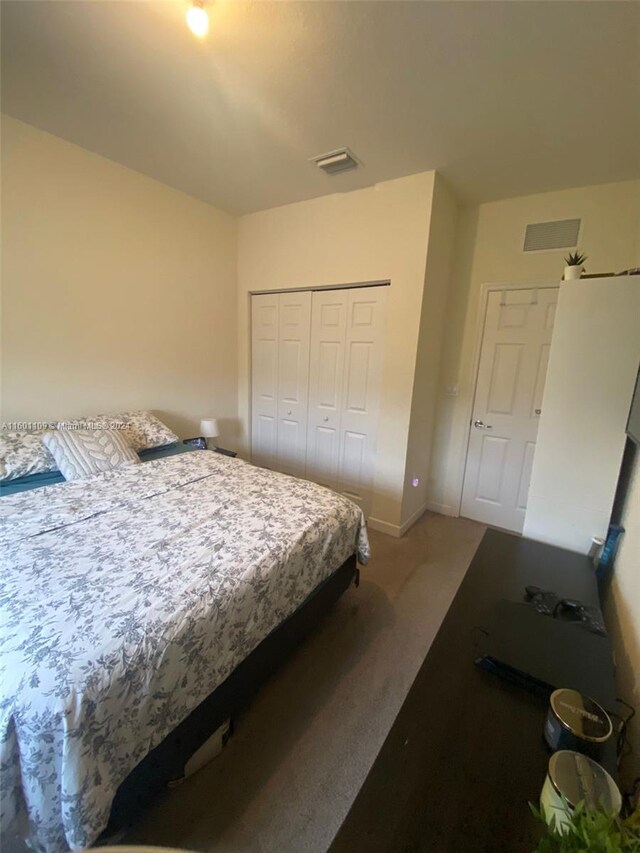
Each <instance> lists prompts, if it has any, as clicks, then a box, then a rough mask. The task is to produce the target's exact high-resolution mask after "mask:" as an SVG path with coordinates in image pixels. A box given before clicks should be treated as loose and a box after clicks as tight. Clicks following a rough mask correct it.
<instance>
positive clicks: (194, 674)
mask: <svg viewBox="0 0 640 853" xmlns="http://www.w3.org/2000/svg"><path fill="white" fill-rule="evenodd" d="M0 523H1V524H0V549H1V550H0V553H1V554H2V557H1V558H0V569H1V577H2V583H1V587H0V606H1V608H2V624H1V626H0V683H1V685H2V686H1V688H0V689H1V693H0V760H1V768H2V769H1V771H0V772H1V773H2V779H1V782H2V815H1V817H0V819H1V820H2V821H3V823H4V826H5V827H7V826H12V827H14V828H15V827H18V826H20V827H24V826H26V825H27V823H28V824H29V835H30V838H29V841H30V844H31V845H32V846H33V847H35V848H36V849H40V850H44V851H59V850H66V849H68V848H71V849H76V848H79V847H84V846H89V845H90V844H91V843H92V842H93V841H94V840H95V839H96V838H97V837H98V835H99V834H100V832H101V831H102V829H103V828H104V827H105V826H106V823H107V820H108V817H109V811H110V807H111V802H112V799H113V796H114V794H115V792H116V790H117V788H118V786H119V785H120V783H121V782H122V781H123V780H124V779H125V778H126V776H127V775H128V774H129V772H130V771H131V770H132V769H133V767H134V766H135V765H136V764H138V762H139V761H140V760H141V759H142V758H143V757H144V756H145V755H146V754H147V753H148V752H149V751H150V750H151V749H153V747H155V746H156V745H157V744H158V743H159V742H160V741H161V740H162V739H163V738H164V737H165V736H166V735H167V734H168V733H169V732H170V731H171V730H172V729H173V728H175V726H176V725H178V724H179V723H180V722H181V721H182V720H184V719H185V718H186V717H187V716H188V714H189V713H190V712H191V711H192V710H193V709H194V708H195V707H196V706H197V705H198V704H199V703H200V702H201V701H202V700H203V699H204V698H205V697H206V696H207V695H208V694H209V693H211V692H212V691H213V690H214V689H215V688H216V687H217V686H218V685H219V684H221V683H222V681H224V679H225V678H226V677H227V676H228V675H229V673H230V672H232V671H233V669H234V668H235V667H236V666H237V665H238V664H239V663H240V662H241V661H242V660H243V659H244V658H245V657H246V656H247V655H248V654H249V653H250V652H251V651H252V650H253V649H254V648H255V647H256V646H257V645H258V644H259V643H260V642H261V641H262V640H263V639H264V638H265V637H266V636H267V635H268V634H269V633H270V632H271V631H272V630H273V629H274V628H275V627H276V626H277V625H278V624H280V623H281V622H282V621H284V620H285V619H286V618H287V617H288V616H290V615H291V614H292V613H293V612H294V611H295V610H296V608H297V607H298V606H299V605H300V604H301V603H302V602H303V601H304V600H305V599H306V598H307V596H308V595H309V594H310V593H311V592H312V591H313V590H314V589H315V588H316V587H317V586H318V585H319V584H320V583H321V582H322V581H324V580H325V579H326V578H327V577H329V576H330V575H331V574H332V572H334V571H335V570H336V569H337V568H338V567H339V566H341V565H342V563H343V562H344V561H345V560H346V559H347V558H348V557H349V556H350V555H351V554H353V553H354V551H355V552H356V553H357V554H358V557H359V559H360V561H361V562H363V563H364V562H366V561H367V559H368V555H369V546H368V541H367V534H366V529H365V525H364V520H363V517H362V513H361V511H360V509H359V508H358V507H357V506H356V505H355V504H353V503H351V502H350V501H349V500H347V499H346V498H343V497H342V496H339V495H336V494H335V493H333V492H331V491H329V490H328V489H325V488H323V487H321V486H318V485H315V484H313V483H309V482H306V481H303V480H297V479H295V478H292V477H288V476H285V475H283V474H277V473H274V472H271V471H267V470H264V469H261V468H256V467H254V466H252V465H249V464H247V463H245V462H243V461H241V460H239V459H231V458H228V457H225V456H221V455H219V454H216V453H213V452H207V451H200V452H197V453H186V454H181V455H176V456H172V457H170V458H166V459H159V460H155V461H152V462H149V463H147V464H145V465H139V466H138V465H136V466H128V467H126V468H122V469H120V470H117V471H111V472H107V473H104V474H98V475H95V476H93V477H90V478H87V479H86V480H76V481H73V482H69V483H64V484H59V485H56V486H54V487H45V488H41V489H36V490H34V491H31V492H27V493H22V494H17V495H13V496H10V497H7V498H5V499H4V500H3V501H2V502H1V503H0Z"/></svg>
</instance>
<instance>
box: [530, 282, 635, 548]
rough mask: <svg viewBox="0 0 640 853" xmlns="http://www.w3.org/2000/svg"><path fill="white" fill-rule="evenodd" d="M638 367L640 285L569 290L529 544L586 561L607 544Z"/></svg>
mask: <svg viewBox="0 0 640 853" xmlns="http://www.w3.org/2000/svg"><path fill="white" fill-rule="evenodd" d="M639 361H640V279H639V278H638V277H636V276H629V277H627V276H620V277H617V278H600V279H581V280H578V281H567V282H563V283H562V285H561V287H560V296H559V299H558V307H557V312H556V319H555V326H554V331H553V338H552V341H551V353H550V356H549V367H548V371H547V380H546V385H545V390H544V397H543V403H542V417H541V419H540V426H539V429H538V439H537V446H536V453H535V457H534V462H533V470H532V474H531V487H530V490H529V500H528V504H527V511H526V515H525V522H524V535H525V536H527V537H530V538H532V539H539V540H541V541H543V542H550V543H551V544H553V545H559V546H560V547H563V548H568V549H570V550H572V551H578V552H581V553H586V552H587V551H588V549H589V546H590V544H591V537H592V536H605V535H606V533H607V528H608V524H609V518H610V515H611V509H612V506H613V499H614V496H615V490H616V484H617V481H618V475H619V471H620V464H621V460H622V454H623V450H624V445H625V425H626V421H627V416H628V413H629V407H630V405H631V398H632V395H633V389H634V383H635V378H636V373H637V370H638V362H639Z"/></svg>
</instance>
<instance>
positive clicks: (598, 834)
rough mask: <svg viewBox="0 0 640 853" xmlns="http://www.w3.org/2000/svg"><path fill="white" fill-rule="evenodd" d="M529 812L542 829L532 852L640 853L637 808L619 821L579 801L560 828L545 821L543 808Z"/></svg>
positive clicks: (638, 810) (618, 818) (639, 827)
mask: <svg viewBox="0 0 640 853" xmlns="http://www.w3.org/2000/svg"><path fill="white" fill-rule="evenodd" d="M530 805H531V804H530ZM531 811H532V812H533V814H534V815H535V817H536V818H537V819H538V820H539V821H540V822H541V823H542V824H543V825H544V829H545V834H544V836H543V838H541V839H540V842H539V844H538V846H537V847H536V849H535V851H534V853H587V851H588V853H640V809H636V810H635V811H634V812H633V813H632V814H630V815H629V816H628V817H626V818H621V817H619V816H618V815H616V814H612V813H608V812H605V811H599V810H593V809H591V810H590V809H586V808H585V806H584V803H583V802H582V803H578V805H577V806H576V807H575V809H573V810H572V812H571V817H570V820H569V821H568V822H563V823H562V825H558V824H557V823H556V818H555V817H552V818H551V820H550V821H547V818H546V816H545V813H544V809H543V808H542V807H541V808H540V809H537V808H536V807H535V806H533V805H531Z"/></svg>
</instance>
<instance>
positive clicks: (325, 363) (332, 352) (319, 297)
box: [307, 290, 349, 491]
mask: <svg viewBox="0 0 640 853" xmlns="http://www.w3.org/2000/svg"><path fill="white" fill-rule="evenodd" d="M348 305H349V300H348V292H347V291H346V290H329V291H317V292H316V293H314V294H313V303H312V306H313V307H312V312H311V359H310V370H309V429H308V434H307V477H308V478H309V479H310V480H314V481H315V482H316V483H321V484H322V485H323V486H328V487H329V488H330V489H334V490H336V491H337V490H338V488H339V463H340V426H341V409H342V385H343V374H344V352H345V345H346V329H347V310H348Z"/></svg>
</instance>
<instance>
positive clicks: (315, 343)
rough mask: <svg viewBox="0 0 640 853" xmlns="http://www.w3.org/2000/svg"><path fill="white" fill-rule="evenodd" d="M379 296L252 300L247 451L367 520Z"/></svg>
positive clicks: (335, 293)
mask: <svg viewBox="0 0 640 853" xmlns="http://www.w3.org/2000/svg"><path fill="white" fill-rule="evenodd" d="M385 298H386V288H385V287H363V288H353V289H344V290H326V291H315V292H313V293H310V292H296V293H279V294H273V293H270V294H259V295H256V296H253V297H252V365H253V370H252V385H253V392H252V452H253V461H254V462H255V463H256V464H258V465H264V466H266V467H270V468H274V469H276V470H279V471H284V472H285V473H289V474H294V475H295V476H306V477H308V478H309V479H311V480H315V481H316V482H319V483H321V484H323V485H326V486H329V487H330V488H332V489H334V490H336V491H339V492H341V493H343V494H345V495H346V496H348V497H349V498H351V499H352V500H354V501H355V502H356V503H358V504H359V505H360V506H361V507H362V508H363V510H364V511H365V513H367V512H369V511H370V503H371V492H372V485H373V482H372V481H373V471H374V464H375V444H376V431H377V424H378V408H379V399H380V382H381V375H382V350H383V333H384V307H385Z"/></svg>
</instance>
